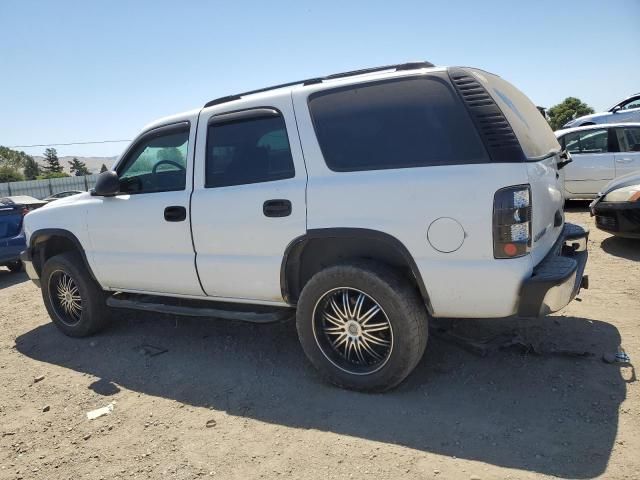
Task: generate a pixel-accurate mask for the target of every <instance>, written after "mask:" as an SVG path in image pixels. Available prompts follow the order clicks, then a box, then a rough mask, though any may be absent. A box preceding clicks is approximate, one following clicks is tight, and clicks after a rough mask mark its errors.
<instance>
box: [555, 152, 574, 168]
mask: <svg viewBox="0 0 640 480" xmlns="http://www.w3.org/2000/svg"><path fill="white" fill-rule="evenodd" d="M560 158H564V159H565V160H564V161H562V162H558V163H557V164H556V165H557V167H558V170H562V169H563V168H564V167H566V166H567V165H569V164H570V163H571V162H573V159H572V158H570V157H569V153H568V152H567V151H566V150H563V151H562V152H560Z"/></svg>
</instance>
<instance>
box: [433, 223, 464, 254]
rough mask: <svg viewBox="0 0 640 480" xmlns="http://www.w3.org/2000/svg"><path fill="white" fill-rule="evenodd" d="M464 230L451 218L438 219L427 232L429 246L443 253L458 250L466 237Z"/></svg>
mask: <svg viewBox="0 0 640 480" xmlns="http://www.w3.org/2000/svg"><path fill="white" fill-rule="evenodd" d="M465 236H466V235H465V233H464V229H463V228H462V225H460V223H458V221H457V220H455V219H453V218H450V217H440V218H436V219H435V220H434V221H433V222H431V225H429V229H428V230H427V240H429V244H430V245H431V246H432V247H433V248H435V249H436V250H437V251H439V252H441V253H451V252H455V251H456V250H458V249H459V248H460V247H461V246H462V243H463V242H464V237H465Z"/></svg>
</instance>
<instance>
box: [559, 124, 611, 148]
mask: <svg viewBox="0 0 640 480" xmlns="http://www.w3.org/2000/svg"><path fill="white" fill-rule="evenodd" d="M562 140H563V142H564V146H565V148H566V149H567V151H568V152H569V153H574V154H575V153H606V152H608V151H609V147H608V146H609V135H608V130H607V129H606V128H603V129H598V130H585V131H582V132H572V133H567V134H566V135H565V136H564V137H563V139H562Z"/></svg>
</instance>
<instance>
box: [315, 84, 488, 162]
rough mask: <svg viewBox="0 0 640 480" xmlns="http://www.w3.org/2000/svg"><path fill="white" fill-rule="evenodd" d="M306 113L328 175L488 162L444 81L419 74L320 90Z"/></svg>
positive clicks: (467, 120)
mask: <svg viewBox="0 0 640 480" xmlns="http://www.w3.org/2000/svg"><path fill="white" fill-rule="evenodd" d="M309 109H310V112H311V117H312V119H313V124H314V128H315V131H316V135H317V138H318V142H319V144H320V148H321V149H322V154H323V156H324V159H325V161H326V163H327V166H328V167H329V168H330V169H331V170H334V171H339V172H349V171H357V170H379V169H390V168H410V167H426V166H433V165H456V164H464V163H484V162H489V159H488V156H487V153H486V150H485V148H484V145H483V144H482V142H481V140H480V138H479V136H478V134H477V132H476V130H475V127H474V125H473V123H472V122H471V119H470V118H469V115H468V114H467V112H466V110H465V108H464V106H463V105H462V103H461V102H460V100H459V98H458V97H457V94H456V92H455V91H454V90H453V89H452V87H451V85H450V84H449V83H448V80H445V79H441V78H437V77H433V76H429V77H422V76H421V77H418V78H403V79H394V80H387V81H380V82H373V83H365V84H358V85H350V86H348V87H343V88H337V89H332V90H328V91H322V92H318V93H315V94H312V95H311V96H310V97H309Z"/></svg>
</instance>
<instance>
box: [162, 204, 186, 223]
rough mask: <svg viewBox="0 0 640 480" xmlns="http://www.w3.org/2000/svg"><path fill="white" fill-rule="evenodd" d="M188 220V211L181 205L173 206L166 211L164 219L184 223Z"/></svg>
mask: <svg viewBox="0 0 640 480" xmlns="http://www.w3.org/2000/svg"><path fill="white" fill-rule="evenodd" d="M186 218H187V209H186V208H184V207H181V206H179V205H172V206H170V207H167V208H165V209H164V219H165V220H166V221H167V222H183V221H184V220H186Z"/></svg>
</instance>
